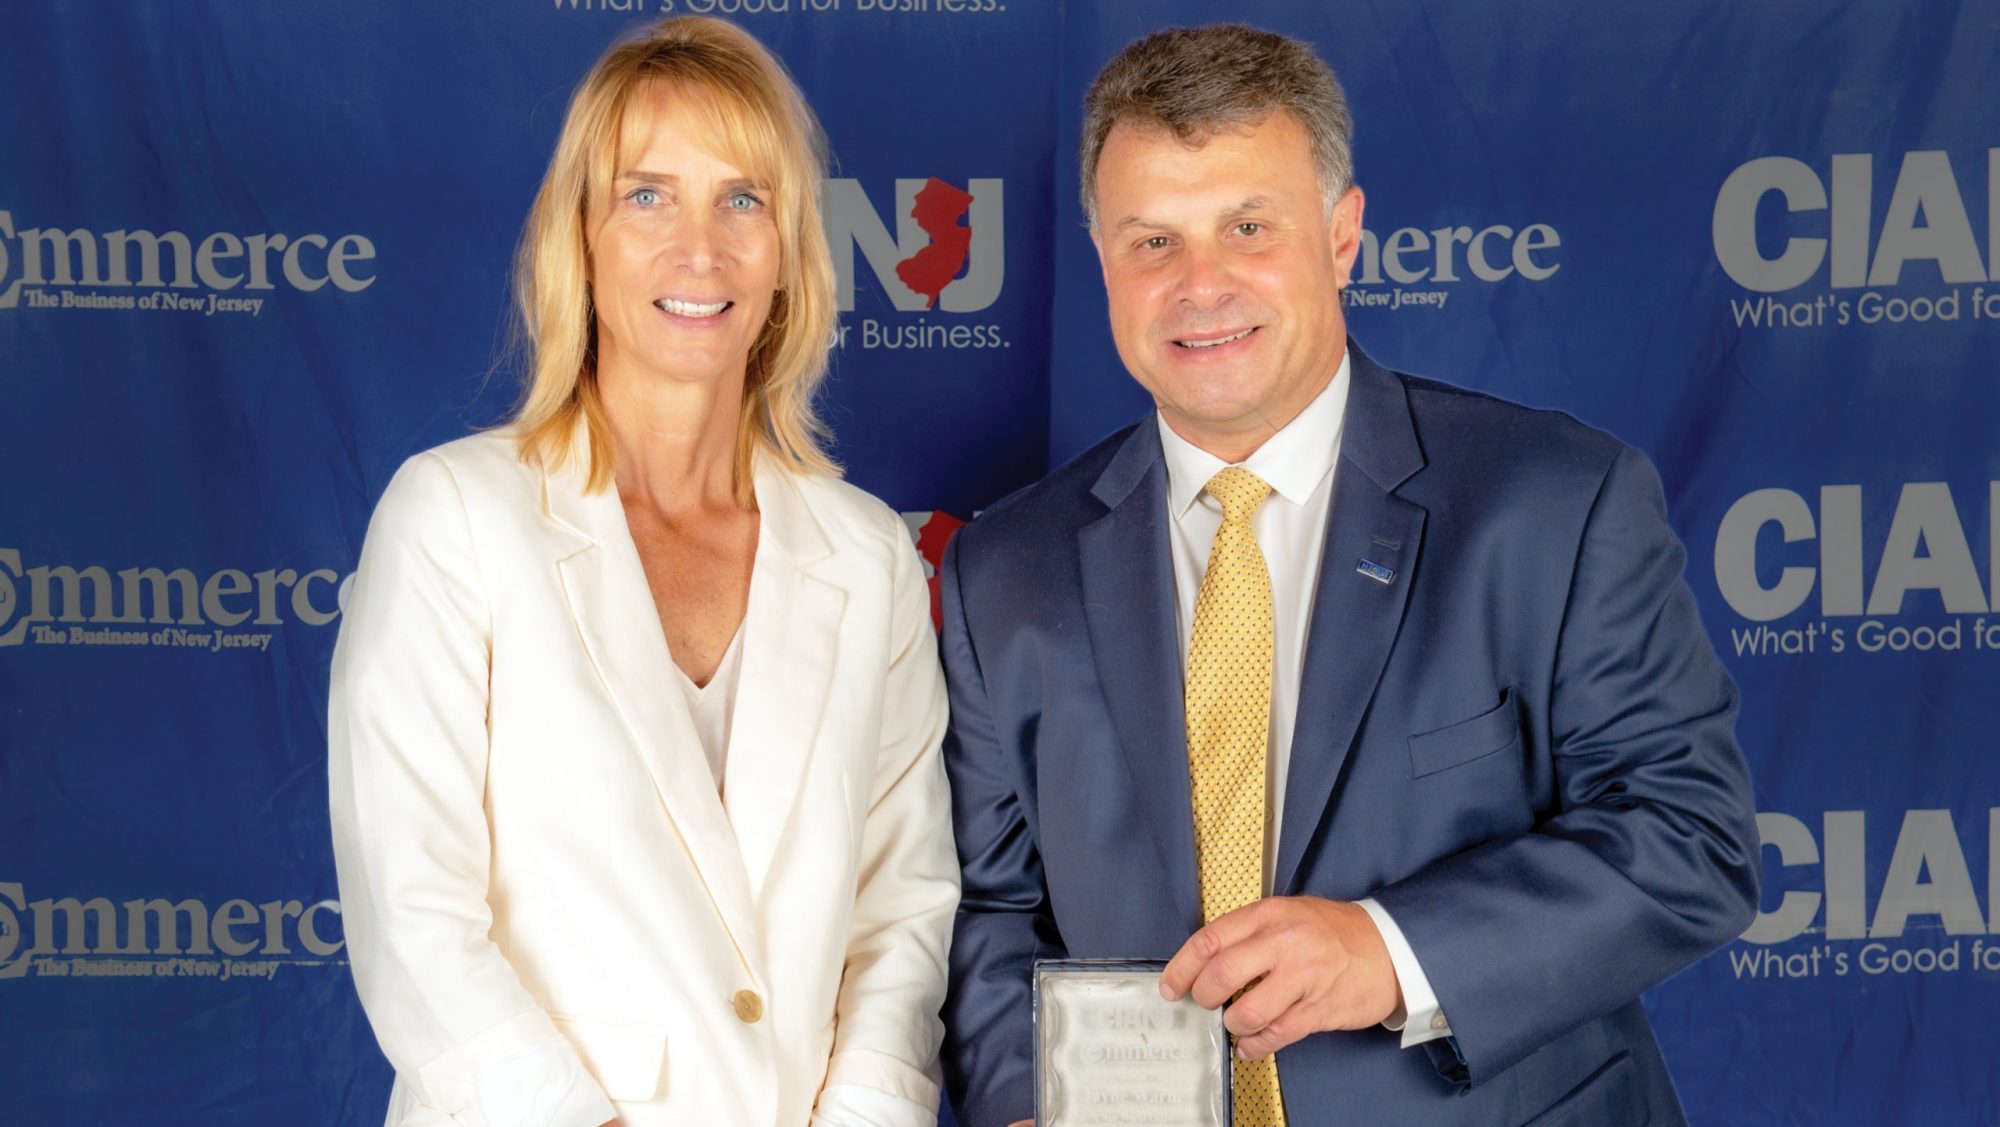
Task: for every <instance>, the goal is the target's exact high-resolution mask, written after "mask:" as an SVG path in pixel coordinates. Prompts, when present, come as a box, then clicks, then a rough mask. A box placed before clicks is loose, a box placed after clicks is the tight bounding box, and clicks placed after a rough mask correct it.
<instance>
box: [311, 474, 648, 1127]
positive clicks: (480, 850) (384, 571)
mask: <svg viewBox="0 0 2000 1127" xmlns="http://www.w3.org/2000/svg"><path fill="white" fill-rule="evenodd" d="M491 629H492V620H491V612H490V608H489V606H488V603H487V595H486V588H485V584H484V582H483V581H482V579H481V574H480V562H479V558H478V555H477V552H476V550H475V548H474V545H473V540H472V531H471V527H470V524H469V522H468V520H467V515H466V509H465V505H464V501H463V499H462V498H461V496H460V494H459V491H458V486H457V483H456V480H455V479H454V477H453V475H452V471H451V469H450V467H449V466H448V465H447V464H446V462H445V461H444V460H443V459H442V458H440V457H438V456H437V455H435V454H425V455H419V456H418V457H417V458H414V459H412V460H411V461H410V462H408V463H406V464H405V465H404V466H403V468H402V469H401V470H400V471H399V472H398V473H397V474H396V477H395V479H394V480H393V481H391V482H390V484H389V488H388V490H387V492H385V493H384V494H383V497H382V500H381V502H380V504H379V505H378V506H377V507H376V510H375V515H374V518H373V519H372V520H371V521H370V523H369V529H368V536H367V540H366V543H365V544H364V546H363V548H362V553H361V566H360V569H359V572H358V575H357V577H356V579H355V581H354V588H353V591H352V592H351V596H350V598H349V600H348V605H347V608H346V617H345V620H344V621H343V623H342V625H341V631H340V640H339V643H338V644H337V646H336V648H335V653H334V661H333V687H332V694H331V701H330V705H329V712H328V722H327V734H328V749H327V752H328V754H327V759H328V762H327V768H328V776H329V783H330V787H329V791H330V797H331V807H332V811H331V813H332V824H333V844H334V860H335V864H336V868H337V871H338V875H339V881H340V897H341V903H342V911H343V920H344V923H345V926H346V931H347V942H348V951H349V957H350V959H351V960H352V966H353V971H354V982H355V986H356V987H357V989H358V990H359V992H360V995H361V1004H362V1008H363V1009H365V1010H366V1011H367V1013H368V1019H369V1022H370V1024H372V1025H373V1027H374V1030H375V1036H376V1039H377V1040H378V1041H379V1042H381V1045H382V1051H383V1052H384V1053H385V1054H387V1056H388V1057H389V1060H390V1062H391V1063H393V1064H394V1065H395V1067H396V1071H397V1073H398V1074H399V1075H400V1076H401V1077H402V1078H403V1080H404V1082H405V1083H407V1084H410V1085H411V1086H412V1087H413V1089H414V1094H415V1095H416V1097H417V1100H418V1102H420V1103H422V1104H424V1105H426V1106H428V1107H431V1108H435V1109H437V1110H439V1111H441V1112H443V1113H445V1114H446V1115H448V1116H450V1117H451V1118H452V1119H453V1120H454V1121H455V1122H458V1123H462V1124H466V1125H468V1127H473V1125H485V1127H513V1125H519V1127H529V1125H531V1124H532V1125H535V1127H548V1125H561V1127H570V1125H574V1127H596V1125H597V1124H600V1123H603V1122H605V1121H606V1120H608V1119H610V1118H612V1116H613V1115H614V1114H615V1112H614V1110H613V1108H612V1106H611V1104H610V1102H609V1100H608V1099H607V1098H606V1097H605V1094H604V1092H603V1090H602V1089H601V1088H600V1087H599V1086H598V1084H597V1082H596V1081H595V1080H594V1079H592V1078H591V1076H590V1074H589V1073H588V1072H587V1071H586V1070H585V1069H584V1067H583V1065H582V1063H581V1061H580V1060H579V1059H578V1056H577V1054H576V1051H575V1050H574V1049H573V1048H572V1047H571V1046H570V1044H569V1043H568V1041H567V1040H565V1039H564V1038H563V1036H562V1034H561V1033H559V1032H558V1031H557V1030H556V1028H555V1026H554V1024H553V1023H552V1022H551V1021H550V1019H549V1017H548V1015H547V1014H546V1013H544V1012H543V1011H542V1010H541V1008H540V1007H539V1006H538V1005H537V1003H536V1001H535V999H534V998H533V997H532V996H531V995H530V994H529V993H528V991H527V990H526V989H525V988H524V987H523V986H522V985H521V982H520V979H519V977H518V976H517V975H516V973H515V971H514V968H513V967H512V966H511V965H509V964H508V962H507V960H506V958H505V956H503V955H502V954H501V952H500V950H499V948H498V947H496V946H495V945H494V943H493V942H492V940H491V939H490V938H489V934H488V933H489V930H490V928H491V926H492V922H493V917H492V911H491V909H490V908H489V906H488V904H487V900H486V893H487V875H488V867H489V865H490V863H491V857H490V856H489V845H488V841H489V838H488V833H487V825H486V818H485V813H484V809H483V796H484V790H485V776H486V752H487V735H486V706H487V684H488V680H487V677H488V639H489V638H490V635H491Z"/></svg>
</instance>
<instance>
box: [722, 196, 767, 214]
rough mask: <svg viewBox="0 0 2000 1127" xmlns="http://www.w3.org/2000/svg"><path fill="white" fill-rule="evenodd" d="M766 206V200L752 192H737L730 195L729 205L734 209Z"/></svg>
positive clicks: (744, 209)
mask: <svg viewBox="0 0 2000 1127" xmlns="http://www.w3.org/2000/svg"><path fill="white" fill-rule="evenodd" d="M762 206H764V201H763V200H760V199H758V198H757V197H756V196H755V195H753V194H752V193H750V192H735V193H732V194H731V195H730V197H729V207H730V209H731V210H733V211H750V210H752V209H755V208H759V207H762Z"/></svg>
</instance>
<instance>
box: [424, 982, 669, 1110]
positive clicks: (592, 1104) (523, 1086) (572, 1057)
mask: <svg viewBox="0 0 2000 1127" xmlns="http://www.w3.org/2000/svg"><path fill="white" fill-rule="evenodd" d="M655 1067H656V1068H657V1062H656V1065H655ZM417 1080H418V1083H419V1085H420V1086H421V1088H422V1091H423V1097H424V1102H426V1103H428V1104H430V1105H431V1106H432V1107H434V1108H436V1109H438V1110H439V1111H442V1112H444V1113H445V1114H446V1115H449V1116H451V1118H452V1120H453V1121H454V1122H456V1123H459V1124H462V1125H463V1127H599V1125H600V1124H603V1123H605V1122H608V1121H610V1120H612V1119H614V1118H616V1117H617V1115H618V1111H617V1109H616V1108H614V1107H612V1106H611V1100H610V1099H609V1098H608V1097H607V1096H606V1095H605V1094H604V1089H603V1088H601V1087H600V1086H599V1085H598V1083H597V1081H596V1080H595V1079H594V1078H592V1076H591V1075H590V1072H589V1071H588V1070H586V1069H585V1068H584V1067H583V1061H582V1060H581V1059H580V1058H579V1057H578V1056H577V1053H576V1048H575V1047H574V1046H572V1045H571V1044H570V1043H569V1041H568V1040H567V1039H566V1038H564V1037H563V1035H562V1034H561V1033H559V1032H557V1031H556V1027H555V1024H554V1023H553V1022H551V1021H550V1020H549V1016H548V1015H547V1014H545V1013H543V1012H542V1011H540V1010H529V1011H526V1012H524V1013H519V1014H515V1015H514V1016H513V1017H510V1018H508V1019H507V1020H506V1021H503V1022H501V1023H500V1024H499V1025H496V1026H494V1027H493V1028H491V1029H488V1030H487V1031H486V1032H484V1033H481V1034H479V1035H477V1036H475V1037H473V1038H471V1039H470V1040H467V1041H465V1042H462V1043H461V1044H459V1045H458V1046H456V1047H455V1048H453V1049H451V1050H450V1051H449V1052H447V1053H445V1054H444V1055H442V1056H440V1057H438V1058H436V1059H435V1060H433V1061H431V1062H430V1063H429V1064H426V1065H424V1066H423V1068H421V1069H419V1070H418V1074H417Z"/></svg>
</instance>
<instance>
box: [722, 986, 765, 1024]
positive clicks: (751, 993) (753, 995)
mask: <svg viewBox="0 0 2000 1127" xmlns="http://www.w3.org/2000/svg"><path fill="white" fill-rule="evenodd" d="M729 1006H730V1008H731V1009H733V1010H735V1011H736V1020H738V1021H740V1022H742V1023H743V1024H745V1025H755V1024H757V1019H758V1018H761V1017H763V1016H764V999H762V998H759V997H758V996H757V992H756V991H755V990H738V991H737V992H736V993H735V994H734V995H733V996H732V997H731V998H730V999H729Z"/></svg>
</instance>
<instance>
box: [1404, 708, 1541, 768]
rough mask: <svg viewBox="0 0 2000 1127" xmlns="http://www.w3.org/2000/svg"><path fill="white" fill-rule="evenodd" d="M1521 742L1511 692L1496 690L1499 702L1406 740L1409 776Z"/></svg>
mask: <svg viewBox="0 0 2000 1127" xmlns="http://www.w3.org/2000/svg"><path fill="white" fill-rule="evenodd" d="M1520 740H1521V724H1520V720H1519V718H1518V717H1516V716H1515V714H1514V693H1513V690H1512V689H1502V690H1500V703H1499V704H1497V705H1494V706H1493V707H1492V708H1490V709H1488V710H1486V711H1485V712H1482V713H1480V714H1479V715H1477V716H1474V717H1473V718H1472V719H1470V720H1461V721H1459V722H1458V723H1456V724H1448V725H1446V726H1444V727H1442V728H1437V729H1435V730H1432V731H1429V732H1424V733H1422V734H1420V735H1415V736H1411V737H1410V775H1411V777H1412V778H1418V779H1421V778H1423V777H1424V776H1425V775H1435V774H1437V773H1438V772H1439V771H1444V770H1449V769H1450V768H1453V767H1459V766H1463V765H1464V764H1467V763H1471V762H1472V761H1474V760H1476V759H1484V758H1486V757H1487V756H1489V755H1497V754H1499V753H1500V752H1503V751H1506V750H1507V749H1508V748H1510V747H1514V746H1515V745H1517V744H1518V743H1519V742H1520Z"/></svg>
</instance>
